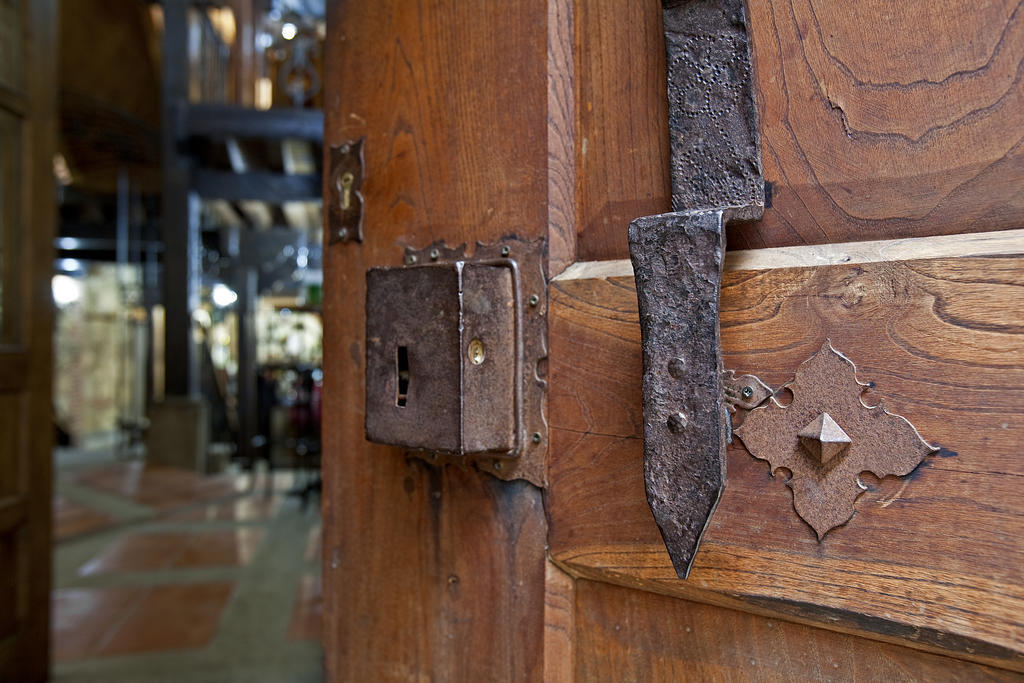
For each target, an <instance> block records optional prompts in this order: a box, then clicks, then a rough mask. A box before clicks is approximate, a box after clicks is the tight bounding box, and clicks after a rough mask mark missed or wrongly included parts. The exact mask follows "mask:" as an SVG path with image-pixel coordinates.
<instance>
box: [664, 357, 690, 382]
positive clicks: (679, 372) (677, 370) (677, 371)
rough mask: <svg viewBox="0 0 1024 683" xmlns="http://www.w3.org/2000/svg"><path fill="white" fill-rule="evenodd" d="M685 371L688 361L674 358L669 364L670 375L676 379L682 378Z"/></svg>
mask: <svg viewBox="0 0 1024 683" xmlns="http://www.w3.org/2000/svg"><path fill="white" fill-rule="evenodd" d="M684 370H686V361H684V360H683V359H682V358H673V359H672V360H670V361H669V362H668V374H670V375H672V377H674V378H675V379H679V378H681V377H682V376H683V371H684Z"/></svg>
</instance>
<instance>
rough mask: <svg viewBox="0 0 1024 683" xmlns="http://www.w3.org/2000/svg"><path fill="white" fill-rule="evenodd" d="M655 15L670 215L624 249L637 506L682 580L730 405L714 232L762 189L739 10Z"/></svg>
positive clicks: (637, 232) (667, 6)
mask: <svg viewBox="0 0 1024 683" xmlns="http://www.w3.org/2000/svg"><path fill="white" fill-rule="evenodd" d="M663 10H664V11H663V18H664V27H665V46H666V51H667V65H668V99H669V133H670V136H671V137H670V140H671V150H672V154H671V165H672V167H671V176H672V204H673V208H674V209H675V213H670V214H663V215H660V216H648V217H645V218H640V219H637V220H636V221H634V222H633V223H632V224H631V225H630V228H629V243H630V257H631V259H632V261H633V269H634V273H635V277H636V284H637V298H638V301H639V310H640V329H641V336H642V348H643V362H644V376H643V401H644V405H643V411H644V479H645V485H646V490H647V500H648V503H649V504H650V506H651V511H652V512H653V513H654V519H655V521H656V522H657V523H658V527H659V529H661V534H662V537H663V538H664V540H665V545H666V547H667V548H668V552H669V555H670V557H671V558H672V564H673V566H674V567H675V569H676V573H677V574H678V575H679V576H680V577H681V578H686V576H687V575H688V574H689V572H690V567H691V565H692V563H693V559H694V555H695V554H696V552H697V547H698V545H699V544H700V539H701V536H702V535H703V533H704V530H705V528H706V527H707V524H708V522H709V521H710V518H711V515H712V513H713V512H714V510H715V506H716V505H717V504H718V499H719V497H720V496H721V493H722V489H723V488H724V486H725V478H726V472H725V445H726V441H727V439H728V435H729V426H730V418H729V410H730V408H729V406H730V405H732V404H735V403H736V399H731V400H730V401H729V403H728V404H727V401H726V395H725V390H724V386H723V381H722V358H721V348H720V343H719V329H718V298H719V289H720V286H721V273H722V262H723V258H724V251H725V232H724V225H725V223H726V222H728V221H729V220H753V219H756V218H759V217H760V216H761V213H762V212H763V207H764V182H763V179H762V177H761V155H760V140H759V137H758V126H757V111H756V107H755V101H754V93H753V86H752V82H751V66H750V51H749V47H748V42H747V32H746V24H745V19H744V16H743V3H742V1H741V0H698V1H689V2H678V1H669V0H666V2H664V4H663ZM758 389H760V387H758ZM739 390H740V392H741V394H740V398H741V399H742V398H743V397H742V390H743V387H740V389H739ZM750 398H751V399H752V398H753V395H752V396H751V397H750Z"/></svg>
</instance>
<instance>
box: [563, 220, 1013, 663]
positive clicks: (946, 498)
mask: <svg viewBox="0 0 1024 683" xmlns="http://www.w3.org/2000/svg"><path fill="white" fill-rule="evenodd" d="M985 237H986V238H987V237H988V236H985ZM996 237H997V238H996V239H991V240H989V239H985V238H983V239H981V240H978V245H979V249H978V250H979V251H982V252H984V251H989V252H992V251H995V252H999V251H1002V252H1004V253H1017V252H1019V251H1022V250H1024V241H1022V240H1024V233H1022V232H1021V231H1014V232H1011V233H1006V234H1005V236H999V235H997V236H996ZM954 244H955V243H954ZM969 244H970V240H969V239H968V240H965V241H964V242H962V243H961V248H962V249H965V250H966V249H968V248H969V246H968V245H969ZM950 247H951V248H955V247H954V246H953V245H950ZM803 250H804V252H806V254H805V255H806V256H807V257H809V258H810V259H811V262H813V260H814V259H815V258H820V257H821V253H822V252H821V250H817V249H815V248H813V247H804V248H803ZM794 251H797V250H790V251H789V253H790V255H792V254H793V252H794ZM837 251H838V248H837ZM847 251H855V250H847ZM780 258H781V255H780ZM745 260H746V261H751V260H756V262H761V263H764V262H766V261H767V262H770V261H771V260H772V259H771V256H770V255H768V254H764V253H763V252H762V253H759V252H738V253H737V254H736V255H735V256H734V257H733V259H732V267H733V269H732V270H729V271H727V272H726V274H725V277H724V279H723V287H722V300H721V306H722V309H721V310H722V346H723V353H724V359H725V363H726V367H728V368H733V369H736V370H737V371H739V372H754V373H757V374H758V375H759V376H760V377H761V378H762V379H764V380H765V381H767V382H769V383H771V384H773V385H774V386H779V385H781V384H782V383H784V382H786V381H788V380H789V379H790V378H791V377H792V374H793V372H794V370H795V369H796V367H797V366H798V365H799V364H800V362H802V361H803V360H805V359H806V358H808V357H809V356H810V355H811V354H813V353H814V352H815V351H817V350H818V348H819V347H820V346H821V343H822V342H823V341H824V340H825V338H830V339H831V341H832V344H833V346H834V347H835V348H837V349H839V350H841V351H843V352H845V353H846V354H848V355H849V356H850V358H851V359H852V360H853V361H854V362H855V363H856V364H857V366H858V374H859V377H860V379H861V380H862V381H871V382H873V383H874V386H873V388H872V390H871V391H870V392H869V393H868V394H867V396H866V400H867V401H868V402H872V403H873V402H877V401H878V400H879V399H880V398H884V401H885V405H886V406H887V407H888V408H889V409H890V410H891V411H893V412H895V413H897V414H900V415H904V416H905V417H907V418H908V419H909V420H910V421H911V422H912V423H914V424H915V425H916V426H917V427H918V429H919V430H920V431H921V433H922V435H924V437H925V438H926V439H928V440H929V441H930V442H932V443H934V444H937V445H939V446H940V447H941V450H940V451H939V453H938V454H937V455H934V456H931V457H929V458H928V459H927V460H926V461H925V462H924V463H923V464H922V465H921V466H920V467H919V468H918V469H917V470H916V471H915V472H914V473H913V474H912V475H911V476H910V477H908V478H907V479H897V478H891V477H890V478H885V479H882V480H881V481H877V480H874V481H870V482H869V483H870V490H868V491H867V492H866V493H865V494H864V495H863V496H862V497H861V498H860V500H859V501H858V503H857V510H858V512H857V514H856V515H855V516H854V517H853V519H852V520H851V521H850V522H849V523H848V524H847V525H846V526H844V527H840V528H838V529H835V530H833V531H832V532H831V533H830V534H829V535H828V536H826V537H825V539H824V540H823V541H822V542H821V543H819V542H818V541H817V538H816V537H815V534H814V532H813V531H812V530H811V529H810V527H809V526H807V525H806V524H805V523H804V522H803V521H801V520H800V518H799V517H797V515H796V513H795V512H794V510H793V504H792V494H791V492H790V491H789V490H788V489H787V487H786V486H785V484H784V477H782V476H780V477H778V478H776V479H775V480H773V479H771V478H770V476H769V474H768V466H767V464H766V463H764V462H762V461H757V460H754V459H753V458H752V457H751V456H750V455H749V454H748V453H747V452H746V450H745V449H744V448H743V447H742V446H741V445H740V444H739V442H736V443H734V444H733V445H732V446H730V448H729V484H728V486H727V487H726V490H725V494H724V495H723V497H722V501H721V503H720V505H719V507H718V511H717V512H716V513H715V516H714V517H713V519H712V522H711V526H710V528H709V530H708V532H707V535H706V536H705V540H704V543H703V545H702V549H701V551H700V552H699V554H698V555H697V558H696V561H695V564H694V570H693V573H692V574H691V576H690V578H689V579H688V580H686V581H683V580H680V579H678V578H676V575H675V571H674V570H673V568H672V565H671V562H670V560H669V557H668V554H667V552H666V551H665V548H664V545H663V543H662V540H661V537H660V535H659V533H658V529H657V527H656V526H655V524H654V520H653V519H652V517H651V513H650V510H649V509H648V507H647V503H646V498H645V494H644V482H643V457H642V428H641V425H642V416H641V414H640V386H639V383H638V381H637V379H636V378H637V377H639V375H640V372H641V363H640V332H639V325H638V323H637V312H636V294H635V291H634V288H633V279H632V276H631V274H630V268H629V263H628V262H605V263H597V264H593V266H592V267H591V266H590V265H589V264H577V265H576V266H574V267H573V268H571V269H570V270H569V271H567V272H566V273H565V274H564V275H563V276H562V277H560V278H558V279H556V280H555V281H554V282H553V283H552V296H551V313H550V326H551V396H550V408H551V430H552V450H553V454H552V458H551V464H550V468H551V469H550V472H551V477H550V488H549V491H548V510H549V522H550V531H549V539H550V546H551V555H552V557H553V558H554V560H555V561H556V562H557V563H559V564H560V565H561V566H563V567H564V568H566V570H567V571H569V572H571V573H574V574H576V575H578V576H584V577H588V578H592V579H597V580H601V581H609V582H613V583H619V584H622V585H627V586H633V587H639V588H643V589H645V590H652V591H658V592H663V593H668V594H672V595H678V596H683V597H691V598H697V599H700V600H703V601H708V602H713V603H718V604H723V605H732V606H742V608H743V609H748V610H754V611H761V612H766V613H771V612H776V613H780V614H785V615H787V617H788V618H794V619H799V620H806V621H808V622H811V623H813V622H818V623H822V624H826V625H828V626H829V627H831V628H839V629H842V630H848V631H855V632H865V633H871V634H873V635H874V636H877V637H883V638H906V639H908V640H911V641H914V642H916V643H917V644H918V645H920V646H922V647H927V648H932V649H938V650H945V651H949V652H952V653H955V654H956V655H957V656H970V657H976V658H979V659H982V660H987V661H998V662H999V663H1000V665H1001V666H1013V667H1017V668H1024V621H1022V619H1021V614H1022V613H1024V541H1022V539H1021V537H1020V535H1019V534H1018V533H1015V532H1017V531H1019V530H1020V529H1021V528H1022V527H1024V505H1022V503H1021V498H1020V477H1021V476H1022V475H1024V469H1022V462H1021V460H1020V458H1019V457H1018V456H1019V453H1018V449H1019V445H1020V443H1022V442H1024V420H1022V417H1024V413H1022V407H1021V406H1022V405H1024V404H1022V399H1024V394H1022V389H1021V387H1022V386H1024V328H1022V327H1021V324H1020V322H1021V320H1022V318H1024V315H1022V314H1024V310H1022V308H1024V304H1022V303H1021V301H1022V299H1021V296H1020V291H1021V288H1022V287H1024V265H1022V262H1021V259H1020V258H1019V257H1018V256H1015V255H1006V256H997V255H994V254H991V253H990V254H989V255H988V256H985V257H977V258H969V257H959V258H935V259H929V260H908V261H879V262H875V263H858V264H851V265H832V266H807V267H802V268H798V267H793V268H777V269H771V270H749V269H747V268H746V267H744V264H743V262H744V261H745ZM616 268H618V270H616ZM616 273H618V275H617V274H616ZM581 359H586V362H581Z"/></svg>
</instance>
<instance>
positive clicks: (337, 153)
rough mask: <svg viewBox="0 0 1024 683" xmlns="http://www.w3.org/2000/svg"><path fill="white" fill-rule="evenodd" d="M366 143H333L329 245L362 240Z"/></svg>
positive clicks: (361, 139) (328, 196) (330, 179)
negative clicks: (364, 146) (364, 148)
mask: <svg viewBox="0 0 1024 683" xmlns="http://www.w3.org/2000/svg"><path fill="white" fill-rule="evenodd" d="M363 142H364V139H363V138H360V139H358V140H350V141H349V142H345V143H342V144H340V145H332V146H331V150H330V155H331V170H330V175H329V176H328V186H327V193H328V195H327V225H328V226H329V230H330V238H329V242H330V244H335V243H337V242H353V241H354V242H362V241H363V195H362V193H361V192H360V190H361V188H362V186H363V168H364V166H363Z"/></svg>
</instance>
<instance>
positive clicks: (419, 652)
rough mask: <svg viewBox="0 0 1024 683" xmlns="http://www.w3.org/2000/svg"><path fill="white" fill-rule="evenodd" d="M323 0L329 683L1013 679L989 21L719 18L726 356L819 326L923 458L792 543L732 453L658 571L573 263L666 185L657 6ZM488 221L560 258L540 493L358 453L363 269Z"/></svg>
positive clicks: (1006, 117)
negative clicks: (346, 238)
mask: <svg viewBox="0 0 1024 683" xmlns="http://www.w3.org/2000/svg"><path fill="white" fill-rule="evenodd" d="M328 4H329V7H330V9H329V17H328V26H329V30H328V40H327V45H328V53H327V58H326V60H325V62H326V69H327V73H326V77H325V88H326V97H325V103H326V105H325V106H326V133H325V137H326V141H327V145H328V146H329V145H340V144H342V143H344V142H348V141H352V140H357V139H359V138H365V148H364V149H365V151H364V156H365V180H364V182H363V184H362V186H361V190H360V191H361V192H362V194H363V199H364V205H363V206H364V233H365V240H364V241H363V242H362V243H361V244H360V243H347V244H330V243H327V244H325V266H326V268H325V300H324V317H325V380H326V390H325V410H324V425H323V434H324V442H325V456H324V482H325V496H324V585H325V591H326V597H325V600H326V602H325V614H326V622H325V640H324V644H325V649H326V653H327V663H328V671H329V672H330V675H331V678H332V679H334V680H394V679H400V680H408V679H412V678H416V679H435V680H507V679H519V680H522V679H539V678H542V677H543V678H544V679H545V680H557V681H567V680H573V679H578V680H601V679H607V680H626V679H643V678H685V677H696V676H698V675H706V676H708V677H723V678H729V677H734V678H746V677H756V676H760V675H763V676H764V677H766V678H799V677H811V676H817V677H821V678H828V677H832V676H835V677H837V678H847V679H848V678H884V677H891V676H897V675H900V676H906V677H918V678H929V677H936V676H939V677H963V678H975V677H982V676H991V677H994V678H1001V677H1005V676H1007V675H1012V673H1013V672H1012V671H1011V672H1010V673H1009V674H1008V673H1007V671H1008V670H1017V671H1024V620H1022V618H1021V616H1020V615H1021V614H1024V588H1022V586H1024V574H1022V572H1024V570H1022V567H1024V544H1022V541H1021V538H1022V537H1024V533H1022V532H1021V530H1022V528H1024V507H1022V503H1021V502H1020V498H1021V497H1020V495H1019V492H1020V487H1019V481H1020V480H1021V477H1022V476H1024V468H1022V465H1021V462H1020V459H1019V457H1018V454H1017V450H1018V449H1019V444H1020V443H1022V442H1024V439H1022V437H1024V420H1022V419H1021V418H1022V417H1024V409H1022V408H1021V406H1022V405H1024V403H1022V399H1024V390H1022V389H1021V387H1024V370H1022V367H1024V329H1022V327H1021V320H1022V319H1024V311H1022V306H1021V304H1020V303H1019V302H1020V301H1021V299H1022V297H1021V295H1020V292H1021V288H1022V287H1024V267H1022V266H1021V258H1020V254H1022V253H1024V236H1022V234H1024V233H1022V231H1021V230H1020V229H1021V228H1024V203H1022V202H1021V193H1020V188H1021V186H1022V179H1024V151H1022V149H1021V147H1020V136H1021V131H1022V130H1024V102H1021V101H1020V100H1021V97H1022V92H1024V88H1022V87H1021V65H1022V64H1024V14H1022V10H1020V8H1019V7H1018V6H1016V5H1014V4H1013V3H1012V2H1009V1H1006V2H1002V1H996V0H993V1H991V2H983V3H976V4H975V5H972V6H970V7H967V6H965V7H960V5H959V4H958V3H954V2H947V1H945V0H944V1H943V2H939V3H938V4H936V3H924V2H910V3H904V4H903V5H900V6H898V7H897V6H894V5H892V3H885V2H881V0H878V1H875V0H869V1H868V2H861V3H840V2H836V1H835V0H767V1H766V2H752V3H748V4H747V9H748V18H749V32H750V39H751V45H752V49H753V63H754V74H755V75H754V78H755V84H754V85H755V88H756V92H757V97H758V104H759V108H760V127H761V135H762V140H763V148H764V149H763V159H764V161H763V163H764V177H765V180H766V181H767V184H768V204H769V205H768V206H767V207H766V211H765V215H764V219H763V220H761V221H757V222H753V223H747V224H743V225H736V226H730V227H729V235H728V246H729V248H730V249H732V250H733V251H731V252H729V255H728V256H727V264H728V265H727V273H726V275H725V280H724V288H723V294H722V328H723V332H722V343H723V349H724V353H725V359H726V364H727V366H728V367H730V368H734V369H736V370H739V371H742V372H753V373H757V374H758V375H760V376H761V377H762V378H763V379H765V380H766V381H768V382H770V383H773V384H775V385H779V384H781V383H783V382H785V381H787V380H788V379H790V377H791V376H792V374H793V372H794V370H795V369H796V367H797V366H798V365H799V363H800V362H801V361H803V360H805V359H806V358H807V357H809V356H810V355H811V354H812V353H813V352H815V351H817V350H818V349H819V348H820V346H821V344H822V342H823V341H824V340H825V339H826V338H830V339H831V340H832V343H833V345H834V346H835V347H836V348H837V349H839V350H840V351H842V352H844V353H846V354H848V355H849V356H850V357H851V358H852V360H853V361H854V362H855V363H857V366H858V371H859V376H860V379H861V380H863V381H872V382H874V387H873V390H872V392H871V394H870V395H871V396H877V397H882V398H884V399H885V403H886V405H887V406H888V407H889V408H890V409H891V410H892V411H893V412H896V413H898V414H902V415H905V416H906V417H907V418H908V419H910V420H911V421H912V422H913V423H914V425H915V426H916V427H917V428H918V429H919V430H920V432H921V434H922V435H923V436H924V438H925V439H927V440H929V441H931V442H933V443H936V444H937V445H939V446H941V448H942V450H941V451H940V452H939V454H937V455H935V456H932V457H929V458H928V459H927V460H926V461H925V463H924V464H922V466H921V467H919V468H918V469H917V470H916V471H915V472H914V473H913V474H912V475H910V476H909V477H908V478H907V479H904V480H901V479H895V478H886V479H883V480H881V481H876V480H871V481H868V482H867V483H868V484H869V490H868V491H867V492H866V493H864V495H863V496H862V497H861V499H860V500H859V502H858V504H857V509H858V512H857V514H856V516H855V517H854V518H853V519H852V520H851V521H850V522H849V523H848V524H847V525H846V526H844V527H841V528H838V529H835V530H834V531H832V532H831V533H830V534H829V535H828V536H827V537H826V538H825V539H824V541H822V542H821V543H819V542H818V541H817V539H816V537H815V535H814V533H813V531H811V529H810V528H809V527H808V526H807V525H806V524H805V523H804V522H803V521H801V520H800V518H799V517H798V516H797V515H796V513H795V512H794V511H793V504H792V494H791V492H790V491H789V490H788V489H787V487H786V485H785V482H784V477H778V478H776V479H772V478H771V477H770V475H769V474H768V466H767V464H765V463H763V462H761V461H756V460H754V459H753V458H751V456H750V455H749V454H748V453H747V452H746V451H745V450H744V449H743V448H742V446H740V445H739V443H737V444H735V445H733V446H732V447H731V448H730V450H729V453H728V458H729V484H728V486H727V488H726V492H725V495H724V498H723V499H722V502H721V505H720V506H719V509H718V512H717V513H716V515H715V517H714V518H713V521H712V524H711V527H710V529H709V531H708V534H707V536H706V540H705V543H704V545H703V546H702V549H701V551H700V552H699V553H698V555H697V559H696V563H695V566H694V570H693V573H692V574H691V577H690V579H689V580H688V581H681V580H680V579H678V578H677V577H676V574H675V572H674V570H673V568H672V565H671V563H670V561H669V557H668V554H667V552H666V550H665V547H664V545H663V543H662V540H661V537H660V535H659V533H658V529H657V527H656V525H655V524H654V520H653V519H652V516H651V513H650V510H649V508H648V506H647V502H646V499H645V495H644V485H643V457H642V432H643V416H642V415H641V400H640V391H641V376H642V372H641V367H640V347H639V339H640V329H639V324H638V313H637V299H636V291H635V289H634V284H633V276H632V272H631V269H630V267H629V263H628V262H626V261H622V260H605V261H600V260H601V259H624V258H625V257H626V256H627V255H628V252H627V241H626V235H627V225H628V223H629V221H630V220H632V219H634V218H636V217H638V216H640V215H644V214H653V213H658V212H661V211H666V210H668V208H669V204H670V201H669V182H668V168H669V164H668V162H669V159H668V157H669V147H668V129H667V102H666V88H665V48H664V42H663V39H662V28H661V2H660V0H636V1H630V0H594V1H593V2H590V1H587V2H583V1H581V0H546V1H545V0H513V1H512V2H501V3H470V2H463V1H462V0H421V1H418V2H405V1H404V0H385V1H384V2H378V3H352V2H332V3H328ZM325 166H326V164H325ZM328 182H330V179H329V178H328ZM324 194H325V197H328V198H329V197H330V196H331V192H330V187H328V188H327V191H325V193H324ZM327 201H329V199H328V200H327ZM326 228H327V229H326V231H325V239H329V237H330V229H331V226H330V225H328V226H326ZM965 233H980V234H976V235H968V234H965ZM507 234H514V235H517V236H520V237H527V238H536V237H545V238H546V239H547V244H548V265H549V272H548V274H549V276H550V277H555V276H558V277H557V278H556V279H554V280H553V281H552V282H551V285H550V289H549V293H548V295H549V299H548V309H547V310H548V314H549V318H548V325H549V329H548V347H549V358H548V363H547V367H546V372H547V378H548V384H549V394H548V405H547V412H546V414H547V416H548V420H549V426H550V436H549V442H550V443H548V444H546V445H547V446H548V482H547V486H546V488H545V489H543V490H542V489H540V488H537V487H534V486H532V485H529V484H525V483H522V482H513V483H508V482H500V481H498V480H495V479H493V478H490V477H489V476H488V475H486V474H483V473H481V472H477V471H476V470H474V469H472V468H466V469H460V468H456V467H445V468H434V467H431V466H429V465H426V464H424V463H422V462H420V461H418V460H415V459H411V458H407V457H405V456H404V455H403V453H402V452H401V451H400V450H399V449H394V448H387V447H382V446H377V445H373V444H369V443H367V442H366V440H365V439H364V426H363V420H364V414H363V413H364V407H363V406H364V381H365V377H364V368H363V364H364V354H365V344H364V339H363V337H364V330H365V323H366V320H365V310H364V297H365V280H364V273H365V271H366V269H367V268H370V267H376V266H398V265H400V264H401V262H402V255H403V249H404V248H405V247H413V248H422V247H425V246H427V245H429V244H430V243H432V242H434V241H436V240H444V241H445V242H446V243H447V244H449V245H458V244H461V243H463V242H465V243H467V244H469V245H472V244H473V243H474V242H476V241H482V242H493V241H495V240H497V239H499V238H500V237H502V236H504V235H507ZM917 237H924V238H926V239H924V240H920V241H918V240H908V239H902V238H917ZM866 240H879V242H877V243H873V242H867V241H866ZM840 243H841V244H840ZM763 247H771V248H769V249H764V248H763ZM740 249H743V250H742V251H740ZM563 271H564V272H563ZM540 370H541V372H542V373H543V372H544V370H545V368H544V367H543V365H542V366H541V368H540ZM687 629H690V630H687ZM880 641H888V642H886V643H881V642H880ZM965 659H967V660H974V661H962V660H965ZM836 664H838V668H836V667H835V665H836ZM988 667H994V668H988Z"/></svg>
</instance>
